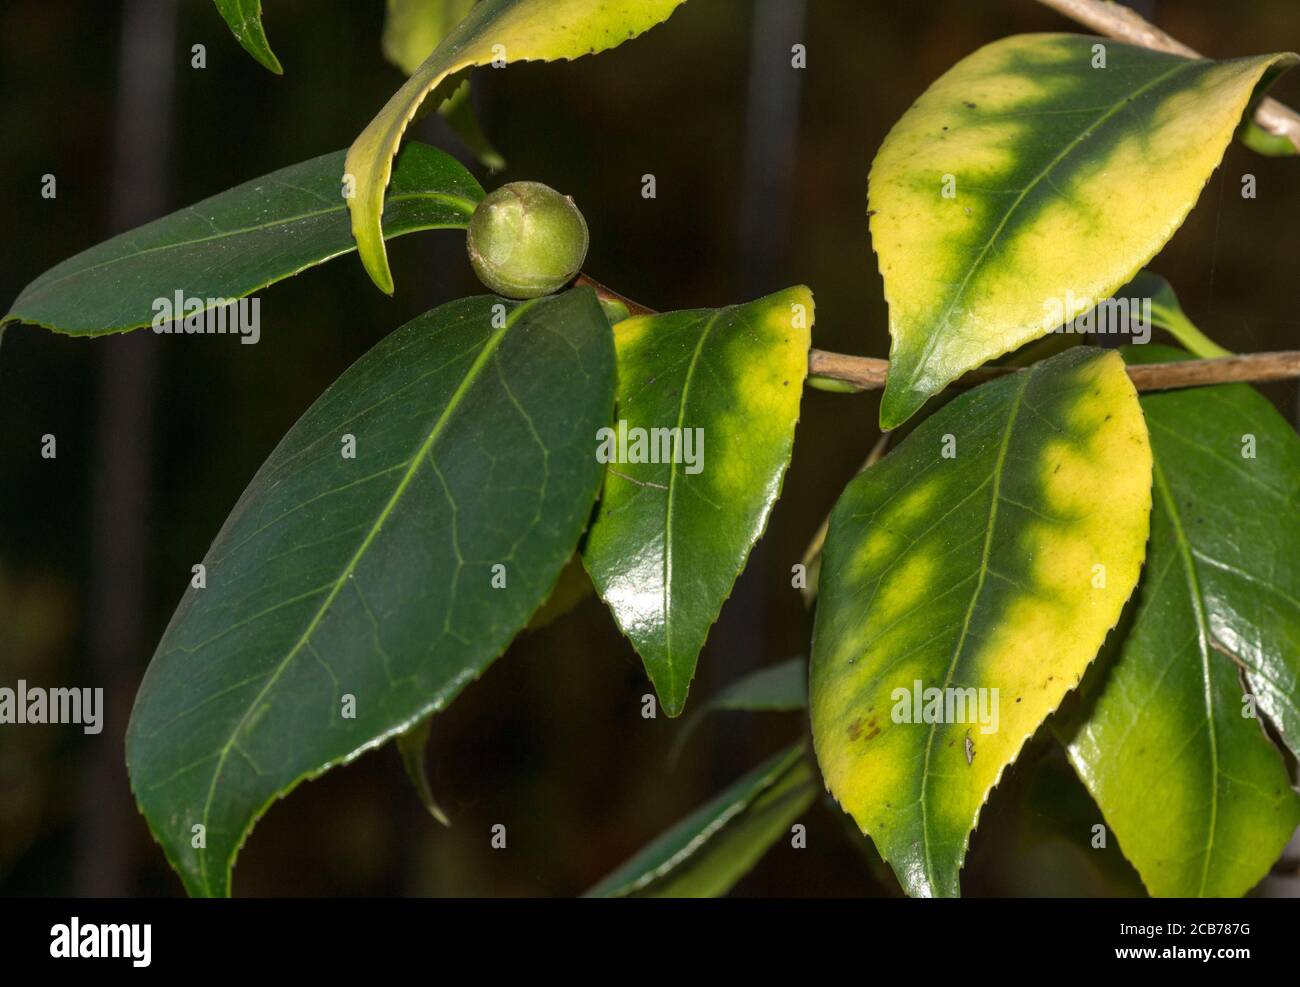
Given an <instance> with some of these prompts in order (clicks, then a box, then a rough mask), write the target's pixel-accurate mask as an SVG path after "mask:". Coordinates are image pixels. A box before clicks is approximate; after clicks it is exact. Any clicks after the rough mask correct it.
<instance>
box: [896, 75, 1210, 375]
mask: <svg viewBox="0 0 1300 987" xmlns="http://www.w3.org/2000/svg"><path fill="white" fill-rule="evenodd" d="M1195 64H1196V62H1194V61H1188V62H1185V63H1182V64H1179V65H1175V66H1174V67H1173V68H1171V69H1169V70H1168V71H1166V72H1162V73H1161V74H1160V75H1158V76H1156V77H1155V78H1154V79H1152V80H1151V81H1149V82H1146V83H1144V84H1143V85H1141V86H1139V87H1138V88H1137V89H1135V90H1133V91H1132V92H1131V93H1129V94H1128V95H1127V96H1125V97H1124V98H1123V99H1121V100H1120V101H1119V102H1117V103H1115V104H1113V105H1112V106H1110V107H1109V108H1108V109H1107V110H1106V112H1105V113H1103V114H1101V116H1099V117H1097V119H1096V120H1094V121H1092V123H1090V124H1088V126H1087V127H1085V128H1084V129H1083V130H1082V131H1080V132H1079V134H1078V135H1077V136H1076V137H1075V138H1074V139H1073V140H1072V141H1070V143H1069V144H1067V145H1066V146H1065V147H1064V148H1063V149H1062V150H1061V152H1060V153H1059V154H1057V156H1056V157H1054V158H1053V159H1052V160H1051V161H1049V162H1048V163H1047V165H1046V166H1045V167H1044V168H1043V169H1042V171H1040V172H1039V173H1038V174H1037V175H1035V176H1034V178H1033V179H1032V180H1031V181H1030V183H1029V184H1028V185H1026V186H1025V187H1024V188H1023V189H1021V190H1020V194H1019V195H1017V196H1016V200H1015V201H1014V202H1013V203H1011V205H1010V206H1008V207H1007V211H1006V212H1005V213H1004V214H1003V216H1002V219H1001V220H1000V221H999V222H998V225H997V227H996V228H995V229H994V230H993V232H992V233H991V234H990V235H989V238H988V240H987V241H985V243H984V246H983V247H981V248H980V252H979V254H978V255H976V257H975V260H974V262H973V263H972V264H971V265H970V267H969V268H967V270H966V275H965V277H963V278H962V279H961V282H960V283H959V284H958V285H957V290H956V291H955V292H953V295H952V299H951V300H950V301H949V302H948V307H947V308H945V309H944V312H943V315H942V316H940V318H939V320H938V323H937V326H936V327H935V329H934V330H932V331H931V333H930V335H929V338H928V339H927V340H926V343H925V348H924V349H923V350H922V352H921V356H920V358H919V359H918V360H917V361H916V362H915V363H914V364H913V365H912V368H911V372H910V375H909V380H908V383H909V384H911V383H913V382H914V381H915V380H916V378H917V376H918V375H919V374H920V373H922V372H923V370H924V368H925V366H926V364H927V363H928V362H929V359H930V356H931V354H933V353H934V349H935V347H936V346H937V345H938V344H939V338H940V335H941V333H940V332H939V331H937V330H938V329H940V328H942V327H943V326H944V325H945V324H946V323H947V321H948V317H949V316H951V315H952V311H953V309H954V308H955V307H956V306H957V303H958V302H959V301H961V299H962V298H963V297H964V296H965V294H966V288H967V286H968V285H969V284H970V280H971V278H973V277H974V276H975V272H976V271H977V270H979V268H980V267H981V266H982V265H983V263H984V260H985V258H986V257H987V256H988V253H989V250H991V249H992V247H993V244H994V243H996V242H997V239H998V237H999V236H1001V235H1002V231H1003V230H1004V229H1006V225H1007V223H1008V222H1010V220H1011V216H1012V214H1013V213H1015V211H1016V210H1017V209H1018V208H1020V205H1021V203H1023V202H1024V201H1025V198H1026V197H1027V196H1028V195H1029V193H1030V192H1031V191H1032V190H1034V189H1036V188H1037V187H1038V185H1039V183H1040V182H1042V181H1043V180H1044V179H1046V178H1048V177H1049V176H1050V174H1051V172H1052V170H1053V169H1054V168H1056V166H1057V165H1059V164H1060V163H1061V162H1062V161H1064V160H1065V159H1066V158H1067V157H1069V155H1071V154H1072V153H1074V151H1075V149H1076V148H1078V147H1079V145H1080V144H1082V143H1083V141H1085V140H1087V138H1088V137H1089V136H1091V134H1092V133H1093V132H1094V131H1095V130H1096V129H1097V128H1098V127H1100V126H1101V125H1102V124H1103V123H1105V122H1106V121H1107V120H1109V119H1110V118H1111V117H1113V116H1114V115H1115V114H1116V113H1118V112H1119V111H1120V110H1122V109H1123V108H1124V107H1125V106H1127V105H1129V104H1130V103H1131V102H1132V101H1133V100H1135V99H1137V98H1138V97H1139V96H1141V95H1143V94H1144V93H1146V92H1148V91H1149V90H1151V89H1154V88H1155V87H1156V86H1158V85H1160V84H1161V83H1163V82H1166V81H1168V80H1169V79H1170V78H1172V77H1173V76H1175V75H1177V74H1178V73H1179V72H1182V71H1183V70H1184V69H1187V68H1190V67H1191V66H1193V65H1195Z"/></svg>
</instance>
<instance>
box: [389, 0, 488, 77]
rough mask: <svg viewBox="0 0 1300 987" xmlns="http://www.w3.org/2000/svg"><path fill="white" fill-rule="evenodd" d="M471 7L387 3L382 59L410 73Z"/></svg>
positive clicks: (405, 0) (434, 1) (454, 1)
mask: <svg viewBox="0 0 1300 987" xmlns="http://www.w3.org/2000/svg"><path fill="white" fill-rule="evenodd" d="M473 6H474V0H388V16H387V17H386V18H385V19H384V34H383V39H382V41H381V45H382V47H383V50H384V57H385V58H387V59H388V60H389V61H390V62H392V63H393V64H394V65H396V66H397V67H398V68H399V69H401V70H402V71H403V72H405V73H406V74H407V75H410V74H412V73H413V72H414V71H415V70H416V69H418V68H419V67H420V65H421V63H422V62H423V61H424V60H425V59H426V58H428V57H429V56H430V55H432V54H433V50H434V49H435V48H437V47H438V45H440V44H442V39H443V38H445V37H446V36H447V35H448V34H450V33H451V30H452V28H454V27H455V26H456V25H457V24H459V23H460V22H461V21H462V20H464V19H465V15H466V14H468V13H469V9H470V8H471V7H473Z"/></svg>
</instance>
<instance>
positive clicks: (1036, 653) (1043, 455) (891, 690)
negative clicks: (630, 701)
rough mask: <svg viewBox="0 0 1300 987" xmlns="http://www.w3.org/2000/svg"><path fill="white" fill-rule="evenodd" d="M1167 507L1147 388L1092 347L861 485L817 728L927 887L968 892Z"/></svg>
mask: <svg viewBox="0 0 1300 987" xmlns="http://www.w3.org/2000/svg"><path fill="white" fill-rule="evenodd" d="M1150 510H1151V450H1150V446H1149V444H1148V440H1147V431H1146V426H1145V424H1144V422H1143V419H1142V412H1141V409H1140V408H1139V405H1138V400H1137V394H1136V392H1135V391H1134V389H1133V385H1132V383H1131V382H1130V380H1129V378H1128V376H1127V375H1126V373H1125V371H1124V363H1123V361H1122V360H1121V359H1120V357H1119V355H1118V354H1117V353H1113V352H1112V353H1104V354H1103V353H1101V352H1099V351H1097V350H1096V349H1093V348H1091V347H1076V348H1074V349H1072V350H1069V351H1067V352H1065V353H1062V354H1060V355H1058V356H1055V357H1053V358H1052V359H1050V360H1046V361H1043V362H1041V363H1038V364H1035V365H1034V366H1033V367H1032V368H1030V369H1028V370H1024V371H1021V372H1019V373H1016V374H1011V375H1008V376H1006V377H1002V378H999V379H998V380H996V381H994V382H992V383H990V384H986V385H984V386H983V387H979V388H977V389H975V390H974V391H971V392H969V393H967V394H964V395H962V396H961V397H959V398H957V399H955V400H954V401H952V402H951V403H949V404H948V405H946V406H945V407H943V408H942V409H940V410H939V411H938V412H936V413H935V414H934V415H933V416H931V417H930V418H928V419H926V420H925V421H924V422H922V423H921V425H920V426H918V427H917V429H916V430H915V432H913V433H912V434H911V435H910V436H909V437H908V438H907V439H906V440H904V441H903V442H902V444H900V445H899V446H898V448H897V449H895V450H894V451H893V452H891V453H890V454H889V455H887V456H886V457H885V458H884V459H882V460H881V461H880V462H878V463H876V464H875V465H874V466H872V467H871V468H870V469H868V470H867V471H866V472H864V473H862V474H860V475H859V476H858V477H857V478H856V479H854V480H853V481H852V482H851V483H850V484H849V485H848V487H847V488H846V489H845V491H844V494H843V495H842V496H841V498H840V500H839V503H838V504H837V505H836V507H835V510H834V512H833V513H832V515H831V522H830V531H829V533H828V535H827V538H826V545H825V549H824V555H823V563H822V574H821V584H820V585H821V598H820V600H819V602H818V605H817V623H816V628H815V633H814V637H813V657H812V670H811V683H810V686H811V711H812V727H813V740H814V742H815V744H816V750H817V758H818V760H819V761H820V762H821V767H822V773H823V775H824V776H825V778H826V783H827V785H828V787H829V788H830V790H831V792H832V794H833V795H834V796H835V797H836V798H837V799H838V800H839V802H840V804H841V805H842V806H844V808H845V809H847V810H848V811H849V813H851V814H852V816H853V817H854V819H855V820H857V822H858V825H859V826H860V827H861V828H862V830H863V832H865V833H866V834H867V835H869V836H870V837H871V838H872V839H873V840H874V841H875V843H876V846H877V848H878V849H879V850H880V853H881V856H883V857H884V858H885V860H887V861H888V862H889V863H890V865H891V866H892V867H893V869H894V873H895V874H897V875H898V879H899V880H900V881H901V882H902V885H903V887H904V888H905V889H906V890H907V891H908V893H909V894H913V895H946V896H951V895H956V894H958V892H959V884H958V872H959V870H960V869H961V865H962V860H963V858H964V857H965V853H966V846H967V843H968V841H969V837H970V833H971V831H972V830H973V829H974V828H975V823H976V820H977V819H978V817H979V813H980V809H981V807H982V806H983V804H984V802H985V800H986V799H987V798H988V795H989V792H990V791H991V790H992V788H993V786H994V785H995V784H996V783H997V781H998V778H999V777H1000V776H1001V774H1002V772H1003V770H1004V769H1005V768H1006V767H1007V765H1008V764H1010V763H1011V762H1012V761H1013V760H1015V758H1016V756H1017V754H1018V753H1019V751H1020V748H1021V747H1022V746H1023V745H1024V743H1025V741H1026V740H1027V739H1028V738H1029V737H1030V736H1031V735H1032V734H1033V733H1034V731H1035V730H1036V729H1037V728H1038V726H1039V725H1040V724H1041V723H1042V722H1043V720H1044V719H1045V718H1046V717H1047V715H1048V714H1049V713H1050V712H1051V711H1052V710H1054V709H1055V708H1056V707H1057V705H1058V704H1059V703H1060V701H1061V699H1062V698H1063V697H1064V696H1065V694H1066V692H1068V691H1069V690H1070V689H1071V688H1073V687H1074V686H1075V685H1076V684H1077V683H1078V681H1079V679H1080V677H1081V676H1082V675H1083V672H1084V669H1086V668H1087V666H1088V664H1089V662H1091V661H1092V659H1093V657H1094V656H1095V655H1096V653H1097V650H1098V648H1099V647H1100V646H1101V643H1102V641H1103V639H1104V638H1105V636H1106V633H1107V631H1109V630H1110V628H1111V627H1113V626H1114V624H1115V622H1116V621H1117V619H1118V618H1119V615H1120V611H1121V610H1122V608H1123V606H1124V601H1125V600H1127V599H1128V597H1129V594H1130V593H1131V592H1132V589H1133V586H1134V585H1135V583H1136V582H1137V578H1138V573H1139V570H1140V569H1141V567H1142V560H1143V556H1144V551H1145V545H1146V540H1147V526H1148V522H1149V516H1150ZM931 690H934V691H931ZM936 696H938V705H937V706H936V704H935V697H936ZM936 713H937V718H936Z"/></svg>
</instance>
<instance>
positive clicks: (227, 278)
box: [4, 144, 483, 336]
mask: <svg viewBox="0 0 1300 987" xmlns="http://www.w3.org/2000/svg"><path fill="white" fill-rule="evenodd" d="M343 153H344V152H342V151H336V152H334V153H333V154H326V155H324V156H323V157H319V158H314V159H313V160H311V161H304V162H303V163H302V164H296V165H292V166H291V167H288V168H284V169H281V170H280V171H276V172H272V173H271V174H269V175H264V176H263V177H261V178H257V179H254V180H253V181H251V182H246V183H245V184H243V185H240V186H238V187H236V188H233V189H230V190H229V191H227V192H222V193H221V194H220V195H216V196H213V197H212V198H210V199H205V200H204V201H202V202H200V203H198V204H197V205H194V206H191V207H190V208H188V209H182V210H181V211H180V212H176V213H172V214H171V215H170V216H166V217H164V218H162V219H158V220H155V221H154V222H152V223H149V224H147V225H145V226H142V227H140V228H139V229H135V230H132V231H131V232H129V233H123V234H122V235H120V236H116V237H114V238H113V239H111V240H108V241H106V242H104V243H101V244H99V246H96V247H92V248H91V249H89V250H87V251H85V252H83V253H80V254H78V255H77V256H75V257H72V258H70V259H69V260H65V261H64V262H63V263H61V264H59V265H57V266H56V267H53V268H51V269H50V270H48V271H46V272H45V273H44V274H42V275H41V276H40V277H39V278H37V279H36V280H35V281H33V282H32V283H31V284H29V285H28V286H27V287H26V288H24V289H23V292H22V294H21V295H19V296H18V300H17V301H15V302H14V304H13V308H12V309H11V310H10V311H9V313H8V314H7V315H6V316H5V317H4V321H5V322H9V321H14V322H29V323H33V324H35V325H40V326H44V327H45V328H47V329H55V330H57V331H59V332H65V333H69V334H72V335H87V336H96V335H100V334H103V333H110V332H121V331H123V330H126V329H137V328H140V327H141V326H147V325H150V324H151V323H153V322H154V321H155V318H156V316H157V313H158V307H157V306H156V305H155V302H156V301H157V300H159V299H165V300H167V301H168V302H171V300H172V299H173V297H174V296H175V294H176V292H178V291H179V292H181V293H182V295H183V296H184V297H185V298H186V299H192V298H196V299H202V300H203V305H204V310H206V309H208V308H213V307H215V305H216V304H219V303H220V301H221V300H226V299H236V298H243V297H245V296H246V295H251V294H252V293H254V292H256V291H258V290H259V289H261V288H265V287H266V286H267V285H269V284H273V283H275V282H276V281H281V280H283V279H285V278H287V277H291V276H292V275H294V274H298V273H299V272H301V271H304V270H306V269H307V268H310V267H315V266H316V265H317V264H321V263H323V262H325V261H327V260H330V259H332V258H334V257H338V256H339V255H341V254H346V253H351V252H352V251H353V250H355V249H356V244H355V243H354V242H353V240H352V231H351V227H350V225H349V219H348V211H347V203H346V201H345V200H344V198H343V196H342V185H341V181H342V177H343ZM482 198H483V190H482V189H481V188H480V187H479V184H478V182H476V181H475V180H474V178H473V176H471V175H470V174H469V172H467V171H466V170H465V169H464V168H462V167H461V166H460V165H459V164H457V163H456V161H455V160H454V159H453V158H451V157H449V156H448V155H446V154H444V153H442V152H441V151H438V150H435V149H434V148H431V147H428V146H426V145H423V144H407V145H406V146H405V147H404V148H403V149H402V153H401V154H400V155H399V157H398V159H397V165H396V168H395V169H394V171H393V184H392V186H391V187H390V188H389V191H388V199H387V204H386V206H385V213H384V215H385V220H384V230H385V232H386V235H388V236H400V235H402V234H403V233H413V232H415V231H417V230H431V229H464V228H465V226H466V225H467V224H468V223H469V217H470V215H471V214H472V213H473V211H474V207H475V206H476V205H477V204H478V202H479V200H481V199H482Z"/></svg>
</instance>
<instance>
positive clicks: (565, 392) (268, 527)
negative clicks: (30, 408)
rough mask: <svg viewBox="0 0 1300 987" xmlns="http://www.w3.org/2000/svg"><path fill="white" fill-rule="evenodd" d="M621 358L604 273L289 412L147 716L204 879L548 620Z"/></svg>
mask: <svg viewBox="0 0 1300 987" xmlns="http://www.w3.org/2000/svg"><path fill="white" fill-rule="evenodd" d="M506 313H508V319H507V318H505V316H506ZM498 317H500V318H498ZM614 375H615V368H614V349H613V340H612V337H611V333H610V330H609V323H608V322H607V321H606V320H605V316H604V314H603V312H602V311H601V308H600V304H599V302H598V301H597V300H596V296H595V293H594V292H592V291H591V290H590V289H586V288H582V289H577V290H574V291H571V292H569V293H567V294H564V295H559V296H555V297H551V298H545V299H539V300H537V301H534V302H526V303H523V304H518V305H516V304H511V303H506V302H503V301H501V300H499V299H496V298H491V297H480V298H471V299H465V300H462V301H458V302H453V303H451V304H449V305H444V306H443V307H441V308H439V309H436V310H434V311H433V312H430V313H428V314H426V315H423V316H421V317H420V318H418V319H416V320H414V321H413V322H411V323H408V324H407V325H406V326H404V327H403V328H401V329H399V330H398V331H397V332H395V333H393V334H392V335H391V336H389V337H388V338H386V339H385V340H384V341H383V342H381V343H380V344H379V345H378V346H377V347H375V349H373V350H372V351H371V352H370V353H368V354H367V355H366V356H364V357H362V359H361V360H359V361H358V362H357V363H356V364H355V365H354V366H353V367H352V368H351V369H349V370H348V371H347V372H346V373H344V375H343V376H342V377H340V378H339V380H338V381H337V382H336V383H335V384H334V385H333V386H332V387H331V388H330V389H329V390H328V391H327V392H326V393H325V394H324V396H322V397H321V398H320V400H318V401H317V402H316V404H314V405H313V406H312V407H311V409H309V410H308V412H307V413H306V415H304V416H303V418H302V420H301V421H299V422H298V424H297V425H295V426H294V427H293V429H292V430H290V432H289V434H288V435H287V436H285V438H284V440H283V441H282V442H281V443H280V445H279V446H278V447H277V448H276V450H275V451H274V452H273V453H272V454H271V457H270V458H269V459H268V460H267V462H266V463H265V464H264V465H263V466H262V468H261V470H259V471H258V473H257V475H256V476H255V477H254V478H253V480H252V482H251V483H250V485H249V487H248V489H247V490H246V491H245V492H244V495H243V496H242V497H241V498H240V500H239V503H238V504H237V505H236V506H235V509H234V512H233V513H232V514H231V516H230V518H229V519H228V520H227V521H226V524H225V526H224V527H223V528H222V530H221V532H220V533H219V534H218V535H217V538H216V540H215V541H214V542H213V545H212V548H211V549H210V550H209V552H208V555H207V557H206V559H205V561H204V565H205V566H206V569H207V586H206V588H205V589H195V588H193V587H191V588H190V589H189V590H187V592H186V593H185V596H184V598H183V599H182V600H181V603H180V606H179V607H178V608H177V610H176V614H175V616H174V617H173V618H172V621H171V624H170V625H169V626H168V628H167V631H166V633H165V634H164V635H163V639H162V641H161V643H160V644H159V646H158V651H157V653H156V654H155V656H154V659H153V662H152V664H151V665H150V667H149V671H148V673H147V675H146V676H145V680H144V683H143V685H142V686H141V687H140V693H139V695H138V697H137V699H136V706H135V711H134V713H133V714H132V719H131V725H130V728H129V732H128V736H127V760H128V765H129V767H130V772H131V783H132V787H133V789H134V791H135V793H136V798H137V799H138V801H139V803H140V807H141V809H142V811H143V812H144V814H145V817H146V819H147V820H148V822H149V825H150V828H151V829H152V830H153V833H154V835H155V837H156V838H157V839H158V841H159V842H160V843H161V844H162V846H163V848H164V849H165V850H166V852H167V856H168V858H169V859H170V860H171V862H172V865H173V866H174V867H175V868H176V869H177V871H178V872H179V873H180V875H181V877H182V879H183V880H184V882H185V885H186V887H187V888H188V889H189V891H190V892H191V893H192V894H197V895H220V894H225V893H227V892H228V891H229V888H230V868H231V866H232V864H233V861H234V856H235V853H236V852H237V850H238V848H239V846H240V845H241V843H242V842H243V840H244V837H245V835H246V834H247V832H248V830H249V829H250V827H251V826H252V825H253V823H254V822H255V821H256V820H257V819H258V817H260V816H261V814H262V813H263V812H264V811H265V810H266V808H267V807H268V806H269V805H270V804H271V802H273V801H274V800H275V799H276V798H278V797H280V796H283V795H284V794H285V793H287V792H288V791H289V790H291V789H292V788H293V787H294V786H295V785H297V784H298V783H299V782H300V781H302V780H304V779H306V778H311V777H314V776H315V775H318V774H320V773H321V772H322V771H324V770H325V769H327V768H329V767H331V766H333V765H336V764H341V763H343V762H345V761H348V760H350V759H352V758H354V757H356V756H357V755H358V754H360V753H361V752H362V751H365V750H366V749H368V748H371V747H374V746H376V745H378V744H381V743H383V742H384V741H385V740H388V739H389V738H391V737H394V736H396V735H398V734H400V733H403V732H405V731H407V730H409V729H410V728H411V727H412V726H414V725H415V724H416V723H418V722H419V721H420V720H421V719H423V718H425V717H427V716H429V715H430V714H431V713H433V712H436V711H437V710H439V709H441V708H443V707H444V706H445V705H446V704H447V703H449V702H450V701H451V700H452V699H453V698H454V697H455V696H456V695H457V694H458V693H459V692H460V691H461V689H463V688H464V687H465V685H467V684H468V683H469V682H470V681H472V680H473V679H474V678H476V677H477V676H478V675H479V674H480V673H481V672H482V671H483V670H484V669H485V668H486V667H487V666H488V664H490V663H491V662H492V660H493V659H494V658H496V657H497V656H498V655H499V654H500V653H501V652H502V651H503V650H504V649H505V647H506V645H507V644H509V642H510V640H511V639H512V638H513V637H514V636H515V634H516V633H518V631H519V630H520V629H521V628H522V627H523V626H524V625H525V623H527V621H528V618H529V617H530V616H531V615H532V614H533V612H534V611H535V610H536V609H537V608H538V606H539V605H540V604H541V603H542V601H543V600H545V599H546V596H547V594H548V593H549V592H550V590H551V586H552V585H553V584H554V582H555V580H556V577H557V576H558V575H559V573H560V570H561V569H562V568H563V567H564V564H565V562H566V561H567V560H568V559H569V558H570V557H571V556H572V553H573V549H574V546H575V545H576V543H577V540H578V537H579V535H580V534H581V531H582V528H583V526H584V525H585V524H586V522H587V520H588V518H589V517H590V514H591V507H592V504H593V502H594V499H595V495H596V491H597V488H598V487H599V484H600V479H601V472H602V470H601V466H600V464H599V463H597V462H596V458H595V456H594V455H593V447H594V443H595V435H596V432H597V430H598V429H599V428H600V427H602V426H603V425H604V424H605V423H606V422H608V421H609V420H610V416H611V415H612V413H613V402H614ZM349 436H351V437H353V438H354V439H355V458H351V459H350V458H346V457H345V456H344V455H343V454H342V453H343V452H344V451H345V450H346V449H347V448H348V445H347V442H348V437H349ZM349 696H351V697H354V699H355V710H354V713H355V716H354V717H353V718H349V717H348V716H347V715H346V714H347V712H348V710H347V707H346V706H345V703H346V702H347V701H348V700H347V697H349ZM196 825H201V826H204V827H205V837H206V847H203V848H195V847H194V846H193V845H192V840H193V837H194V831H193V827H194V826H196Z"/></svg>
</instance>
